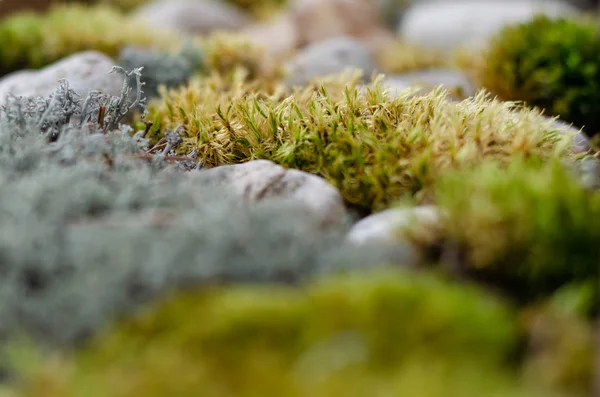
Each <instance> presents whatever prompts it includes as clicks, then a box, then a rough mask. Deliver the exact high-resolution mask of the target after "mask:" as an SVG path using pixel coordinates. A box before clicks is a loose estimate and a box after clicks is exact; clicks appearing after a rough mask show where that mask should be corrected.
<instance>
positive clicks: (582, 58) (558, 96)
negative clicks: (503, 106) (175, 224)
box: [475, 16, 600, 135]
mask: <svg viewBox="0 0 600 397" xmlns="http://www.w3.org/2000/svg"><path fill="white" fill-rule="evenodd" d="M475 69H476V75H477V79H478V80H479V82H480V84H481V85H482V86H484V87H486V88H487V89H488V90H490V91H491V92H492V93H494V94H495V95H498V96H499V97H501V98H502V99H504V100H520V101H526V102H527V103H528V104H529V105H531V106H538V107H540V108H542V109H545V110H546V111H547V112H548V113H550V114H552V115H555V116H560V117H561V118H562V119H564V120H566V121H568V122H571V123H574V124H575V125H577V126H578V127H584V130H585V131H586V132H587V133H588V134H589V135H594V134H596V133H598V132H600V119H599V118H598V113H600V31H599V28H598V25H597V23H596V21H590V22H588V21H585V20H583V21H580V20H571V19H558V20H552V19H549V18H547V17H544V16H539V17H537V18H535V19H533V20H532V21H530V22H527V23H522V24H516V25H511V26H508V27H506V28H505V29H504V30H503V31H502V32H500V33H499V34H498V35H497V36H496V37H495V38H494V40H493V41H492V43H491V45H490V47H489V48H488V49H487V50H486V51H485V52H484V54H483V55H482V58H481V60H480V66H479V67H478V68H475Z"/></svg>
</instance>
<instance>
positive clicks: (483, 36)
mask: <svg viewBox="0 0 600 397" xmlns="http://www.w3.org/2000/svg"><path fill="white" fill-rule="evenodd" d="M578 13H579V12H578V10H577V8H575V7H573V6H571V5H569V4H567V3H565V2H563V1H559V0H528V1H521V0H519V1H506V0H453V1H431V2H419V3H415V4H414V5H412V6H411V7H409V9H408V10H407V11H406V13H405V14H404V16H403V18H402V21H401V23H400V26H399V33H400V35H401V36H402V37H403V38H404V39H405V40H406V41H407V42H408V43H410V44H416V45H422V46H424V47H427V48H434V49H439V50H447V51H452V50H455V49H457V48H459V47H477V46H481V45H485V43H486V42H487V41H488V40H489V38H490V37H491V36H492V35H494V34H495V33H497V32H498V31H500V30H501V29H502V28H503V27H504V26H506V25H507V24H510V23H518V22H525V21H528V20H530V19H531V18H533V17H534V16H535V15H536V14H543V15H547V16H548V17H551V18H556V17H562V16H569V15H576V14H578Z"/></svg>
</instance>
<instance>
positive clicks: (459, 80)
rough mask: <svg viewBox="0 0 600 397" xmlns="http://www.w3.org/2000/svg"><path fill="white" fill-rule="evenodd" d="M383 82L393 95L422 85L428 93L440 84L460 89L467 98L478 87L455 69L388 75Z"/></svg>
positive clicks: (445, 87)
mask: <svg viewBox="0 0 600 397" xmlns="http://www.w3.org/2000/svg"><path fill="white" fill-rule="evenodd" d="M382 84H383V85H384V87H386V89H388V90H389V92H390V95H391V96H392V97H394V96H397V95H398V94H399V93H400V92H402V91H404V90H406V89H408V88H411V87H416V86H419V87H422V88H423V90H421V91H422V92H423V93H427V91H430V90H432V89H435V88H437V87H438V86H443V87H444V89H447V90H449V91H454V90H457V91H458V95H459V96H461V97H463V98H466V97H470V96H473V95H475V92H476V87H475V85H474V84H473V82H472V81H471V80H470V79H469V77H468V76H466V75H465V74H464V73H462V72H460V71H458V70H453V69H428V70H418V71H414V72H407V73H402V74H397V75H391V76H386V77H385V78H384V79H383V81H382Z"/></svg>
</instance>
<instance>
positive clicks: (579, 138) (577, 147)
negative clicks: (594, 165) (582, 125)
mask: <svg viewBox="0 0 600 397" xmlns="http://www.w3.org/2000/svg"><path fill="white" fill-rule="evenodd" d="M544 118H545V119H546V120H550V119H549V118H548V117H544ZM552 127H553V128H556V129H557V130H558V132H563V133H565V134H569V135H573V141H572V144H571V148H572V150H573V152H575V153H585V152H587V151H588V150H590V149H591V146H590V140H589V139H588V137H587V136H586V135H585V133H583V131H582V130H581V129H577V128H575V127H574V126H573V125H572V124H567V123H565V122H564V121H562V120H559V119H554V120H553V121H552Z"/></svg>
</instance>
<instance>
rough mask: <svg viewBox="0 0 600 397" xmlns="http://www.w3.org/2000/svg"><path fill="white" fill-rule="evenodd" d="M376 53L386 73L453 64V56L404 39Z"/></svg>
mask: <svg viewBox="0 0 600 397" xmlns="http://www.w3.org/2000/svg"><path fill="white" fill-rule="evenodd" d="M376 55H377V60H378V64H379V66H380V67H381V69H382V70H383V71H384V72H385V73H386V74H394V73H402V72H406V71H411V70H422V69H430V68H441V67H445V66H450V65H451V58H450V57H448V56H447V55H445V54H444V53H442V52H438V51H435V50H428V49H425V48H420V47H418V46H415V45H411V44H408V43H405V42H403V41H402V40H396V41H395V42H394V43H392V44H391V45H389V46H385V47H384V48H382V49H381V50H379V51H378V53H377V54H376Z"/></svg>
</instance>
